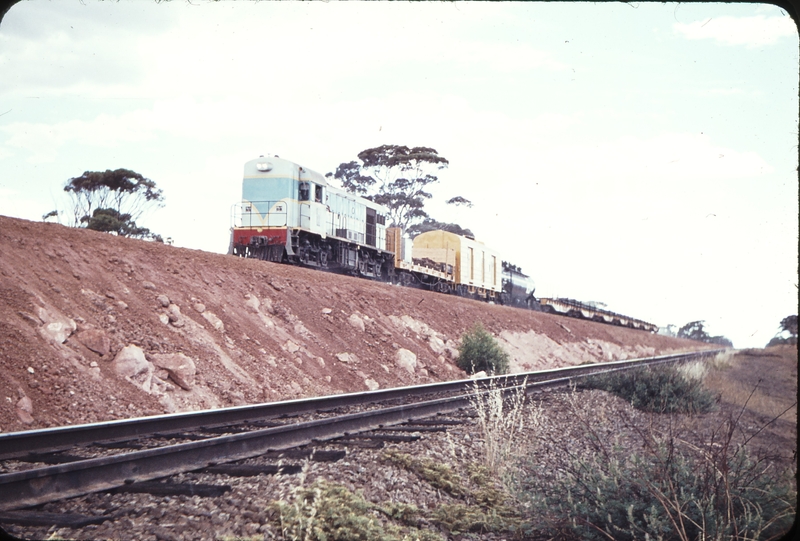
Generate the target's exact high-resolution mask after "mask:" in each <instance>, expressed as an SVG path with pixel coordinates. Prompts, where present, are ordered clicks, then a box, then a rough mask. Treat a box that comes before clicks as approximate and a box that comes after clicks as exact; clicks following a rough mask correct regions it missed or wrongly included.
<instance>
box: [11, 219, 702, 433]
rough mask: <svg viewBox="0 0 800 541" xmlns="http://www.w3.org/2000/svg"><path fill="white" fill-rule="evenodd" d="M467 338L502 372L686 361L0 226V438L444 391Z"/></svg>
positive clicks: (231, 264) (600, 335)
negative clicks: (363, 394)
mask: <svg viewBox="0 0 800 541" xmlns="http://www.w3.org/2000/svg"><path fill="white" fill-rule="evenodd" d="M631 315H633V316H635V315H636V314H631ZM475 322H481V323H482V324H483V325H484V326H485V327H486V328H487V329H488V330H489V331H491V332H492V333H493V334H495V335H496V336H497V337H498V338H499V339H500V341H501V343H502V344H503V346H504V348H506V350H507V351H508V352H509V353H510V354H511V355H512V358H513V360H512V369H513V371H521V370H532V369H540V368H549V367H558V366H567V365H572V364H579V363H581V362H583V361H601V360H612V359H613V360H616V359H621V358H631V357H641V356H648V355H654V354H661V353H667V352H673V351H682V350H690V349H696V348H697V347H698V345H699V344H697V343H696V342H689V341H685V340H679V339H675V338H668V337H663V336H656V335H652V334H648V333H645V332H642V331H635V330H630V329H625V328H619V327H612V326H608V325H602V324H598V323H591V322H585V321H581V320H574V319H569V318H563V317H560V316H552V315H547V314H541V313H535V312H527V311H522V310H517V309H513V308H507V307H503V306H496V305H487V304H484V303H480V302H477V301H471V300H466V299H460V298H456V297H448V296H444V295H440V294H437V293H432V292H426V291H418V290H413V289H407V288H400V287H393V286H389V285H386V284H381V283H377V282H371V281H367V280H361V279H357V278H352V277H348V276H340V275H335V274H330V273H321V272H317V271H313V270H309V269H304V268H297V267H292V266H286V265H279V264H274V263H267V262H262V261H255V260H244V259H239V258H235V257H232V256H227V255H220V254H212V253H206V252H202V251H196V250H188V249H183V248H175V247H172V246H166V245H163V244H157V243H152V242H145V241H139V240H133V239H126V238H119V237H115V236H112V235H108V234H104V233H97V232H94V231H88V230H83V229H73V228H68V227H64V226H61V225H57V224H46V223H37V222H29V221H25V220H18V219H12V218H7V217H3V216H0V374H2V377H0V431H6V432H9V431H17V430H25V429H32V428H39V427H47V426H56V425H64V424H75V423H86V422H95V421H103V420H109V419H118V418H126V417H135V416H142V415H153V414H160V413H166V412H172V411H182V410H191V409H205V408H214V407H221V406H231V405H241V404H248V403H258V402H265V401H274V400H281V399H289V398H299V397H304V396H315V395H325V394H332V393H341V392H352V391H362V390H367V389H377V388H386V387H394V386H401V385H412V384H418V383H425V382H433V381H443V380H452V379H460V378H463V377H465V374H464V372H462V371H461V370H459V369H458V368H457V367H456V366H455V364H454V359H455V357H456V356H457V351H456V349H457V346H458V340H459V338H460V336H461V335H462V334H463V333H464V331H466V330H467V329H469V328H470V327H471V326H472V325H473V324H474V323H475Z"/></svg>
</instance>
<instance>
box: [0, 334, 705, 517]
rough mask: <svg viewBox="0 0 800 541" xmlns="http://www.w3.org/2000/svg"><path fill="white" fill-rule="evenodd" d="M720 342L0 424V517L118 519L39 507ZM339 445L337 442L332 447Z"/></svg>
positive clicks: (192, 489) (435, 420)
mask: <svg viewBox="0 0 800 541" xmlns="http://www.w3.org/2000/svg"><path fill="white" fill-rule="evenodd" d="M716 353H718V350H714V351H706V352H699V353H693V354H678V355H667V356H660V357H653V358H647V359H636V360H628V361H617V362H611V363H602V364H599V365H582V366H577V367H570V368H564V369H554V370H546V371H541V372H533V373H528V374H515V375H513V376H501V377H495V378H484V379H481V380H462V381H456V382H447V383H439V384H429V385H424V386H419V387H406V388H399V389H389V390H382V391H371V392H365V393H353V394H346V395H338V396H332V397H321V398H313V399H308V400H293V401H286V402H278V403H272V404H262V405H254V406H245V407H237V408H226V409H220V410H210V411H203V412H193V413H188V414H176V415H164V416H157V417H152V418H143V419H131V420H125V421H114V422H109V423H96V424H91V425H83V426H74V427H60V428H54V429H48V430H37V431H28V432H18V433H10V434H2V435H0V472H2V473H0V525H2V524H11V523H13V524H28V525H37V524H38V525H46V524H51V525H65V524H66V525H69V526H70V527H80V526H74V525H80V524H91V523H96V522H98V521H104V520H113V519H114V515H111V514H100V515H91V516H87V515H73V514H70V513H56V514H55V515H53V514H51V515H48V514H47V513H44V514H43V511H42V510H41V506H42V505H43V504H46V503H48V502H54V501H64V500H66V499H68V498H75V497H81V496H84V495H87V494H92V493H101V492H102V493H107V492H109V491H113V492H115V493H120V492H127V493H133V492H141V493H147V494H154V493H157V492H159V491H160V492H161V493H165V495H164V497H169V496H170V495H173V496H174V495H184V496H201V497H219V496H221V495H222V494H225V492H227V490H230V487H229V486H228V485H220V484H218V483H216V482H215V483H212V484H208V483H196V482H183V481H177V482H176V481H169V480H168V481H167V482H166V483H164V482H154V481H155V480H158V479H164V478H172V479H180V478H181V476H185V475H187V474H189V472H197V473H202V474H213V475H216V476H219V475H222V476H252V475H259V474H274V473H283V474H291V473H296V472H297V471H298V469H299V467H300V466H299V465H297V464H296V463H292V461H293V460H295V461H296V460H338V459H341V458H342V457H343V456H344V455H345V452H344V451H342V450H341V447H344V448H345V449H346V448H348V447H353V446H354V447H359V446H369V445H376V444H377V445H382V443H383V442H403V441H406V442H407V441H412V440H413V439H415V438H417V439H418V438H419V437H421V435H424V434H426V433H428V432H435V431H443V430H447V429H448V427H449V426H454V425H458V424H460V423H461V422H463V420H460V416H462V417H463V415H464V412H465V411H466V410H467V409H468V408H469V406H470V401H471V400H474V396H475V394H476V392H478V391H476V386H477V388H480V389H486V388H488V386H489V385H494V386H495V387H496V388H502V389H504V390H505V391H506V392H514V391H517V390H520V389H522V388H523V386H524V389H525V391H526V393H532V392H537V391H541V390H546V389H549V388H552V387H555V386H562V385H566V384H568V383H569V382H571V381H574V380H576V379H578V378H581V377H585V376H587V375H590V374H593V373H597V372H605V371H612V370H624V369H628V368H631V367H633V366H641V365H648V364H659V363H670V362H683V361H688V360H693V359H697V358H702V357H706V356H710V355H715V354H716ZM480 392H488V391H485V390H483V391H480ZM332 446H333V447H339V449H338V450H331V449H330V447H332ZM325 447H326V448H327V449H323V448H325ZM254 461H255V462H257V463H254ZM264 461H266V462H270V461H271V462H273V463H268V464H264V463H263V462H264ZM287 461H288V462H287ZM225 487H228V488H227V490H226V488H225ZM37 506H38V508H37Z"/></svg>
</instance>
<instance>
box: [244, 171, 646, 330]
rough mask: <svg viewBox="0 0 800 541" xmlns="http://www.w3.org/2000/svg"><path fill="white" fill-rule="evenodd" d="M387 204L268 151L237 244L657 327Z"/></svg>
mask: <svg viewBox="0 0 800 541" xmlns="http://www.w3.org/2000/svg"><path fill="white" fill-rule="evenodd" d="M388 214H389V209H388V208H387V207H385V206H383V205H380V204H378V203H375V202H373V201H370V200H368V199H364V198H363V197H359V196H357V195H354V194H352V193H350V192H347V191H345V190H342V189H340V188H337V187H335V186H331V185H330V184H328V182H327V181H326V180H325V177H324V176H323V175H321V174H319V173H317V172H316V171H312V170H310V169H307V168H305V167H303V166H301V165H298V164H296V163H293V162H291V161H289V160H285V159H282V158H279V157H278V156H260V157H259V158H257V159H255V160H250V161H248V162H247V163H246V164H245V166H244V180H243V182H242V201H241V203H237V204H236V205H234V206H233V211H232V222H233V227H232V229H231V231H232V233H231V243H230V248H229V253H231V254H233V255H237V256H241V257H249V258H256V259H263V260H266V261H274V262H281V263H292V264H297V265H303V266H307V267H313V268H318V269H325V270H330V271H335V272H344V273H349V274H353V275H357V276H362V277H365V278H370V279H374V280H380V281H384V282H389V283H394V284H400V285H404V286H410V287H419V288H424V289H429V290H432V291H438V292H441V293H449V294H456V295H459V296H462V297H468V298H474V299H479V300H484V301H491V302H496V303H498V304H506V305H511V306H517V307H520V308H526V309H530V310H540V311H546V312H551V313H561V314H564V315H570V316H573V317H581V318H584V319H594V320H596V321H602V322H604V323H611V324H615V325H625V326H629V327H633V328H641V329H644V330H649V331H651V332H655V330H657V327H656V326H655V325H652V324H649V323H646V322H643V321H640V320H636V319H633V318H626V317H624V316H620V315H619V314H614V313H613V312H606V311H604V310H599V309H596V308H592V307H590V306H588V305H580V306H575V305H574V303H576V302H577V301H570V300H569V299H536V298H535V297H534V291H535V288H534V283H533V280H531V278H530V277H529V276H527V275H525V274H524V273H522V271H521V269H519V268H517V267H516V266H514V265H511V264H509V263H507V262H505V261H502V260H501V258H500V254H499V253H498V252H496V251H495V250H492V249H491V248H489V247H487V246H485V245H484V244H483V243H481V242H479V241H476V240H475V239H473V238H468V237H464V236H461V235H456V234H454V233H450V232H448V231H428V232H426V233H422V234H420V235H418V236H416V237H415V238H414V239H413V240H412V239H410V238H408V237H407V236H406V235H404V234H403V231H401V230H400V229H399V228H396V227H389V226H387V224H386V222H387V216H388ZM566 301H569V302H566ZM570 303H572V304H570ZM577 304H580V303H577ZM564 306H567V307H568V308H566V309H564ZM602 312H606V313H605V314H603V313H602ZM608 314H612V315H613V316H617V317H609V316H608Z"/></svg>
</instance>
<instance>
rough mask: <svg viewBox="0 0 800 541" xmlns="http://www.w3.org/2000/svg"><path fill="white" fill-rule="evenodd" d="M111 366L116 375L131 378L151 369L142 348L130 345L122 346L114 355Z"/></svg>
mask: <svg viewBox="0 0 800 541" xmlns="http://www.w3.org/2000/svg"><path fill="white" fill-rule="evenodd" d="M113 368H114V372H115V373H116V374H117V375H118V376H120V377H123V378H125V377H128V378H132V377H134V376H136V375H138V374H141V373H142V372H146V371H148V370H152V369H153V366H152V365H151V364H150V363H149V362H147V359H146V358H145V356H144V351H142V348H140V347H139V346H134V345H130V346H125V347H124V348H122V350H121V351H120V352H119V353H117V356H116V357H114V361H113Z"/></svg>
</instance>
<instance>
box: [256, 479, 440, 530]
mask: <svg viewBox="0 0 800 541" xmlns="http://www.w3.org/2000/svg"><path fill="white" fill-rule="evenodd" d="M271 510H272V518H273V520H274V521H275V522H276V523H278V525H279V526H280V530H281V534H282V537H283V539H287V540H291V541H300V540H303V541H354V540H363V541H411V540H413V541H442V538H441V536H440V535H438V534H437V533H434V532H429V531H426V530H420V529H417V528H415V527H406V528H401V527H399V526H397V525H395V524H393V523H392V522H391V521H386V524H384V521H382V520H381V519H380V516H381V515H384V516H386V517H387V518H389V519H395V520H398V521H400V522H402V523H405V524H406V525H408V524H411V523H414V522H415V521H414V518H415V516H416V515H417V513H418V511H417V509H416V507H414V506H408V505H403V504H389V505H388V506H386V507H382V506H380V505H376V504H373V503H371V502H368V501H367V500H365V499H364V497H363V496H362V495H361V494H357V493H353V492H351V491H350V490H348V489H347V488H346V487H344V486H342V485H338V484H335V483H330V482H327V481H325V480H323V479H318V480H317V481H315V482H314V483H313V484H311V485H309V486H299V487H296V488H295V489H294V490H293V491H292V498H291V500H290V501H289V502H284V501H276V502H273V503H272V509H271Z"/></svg>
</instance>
